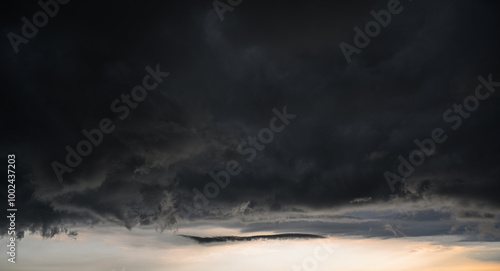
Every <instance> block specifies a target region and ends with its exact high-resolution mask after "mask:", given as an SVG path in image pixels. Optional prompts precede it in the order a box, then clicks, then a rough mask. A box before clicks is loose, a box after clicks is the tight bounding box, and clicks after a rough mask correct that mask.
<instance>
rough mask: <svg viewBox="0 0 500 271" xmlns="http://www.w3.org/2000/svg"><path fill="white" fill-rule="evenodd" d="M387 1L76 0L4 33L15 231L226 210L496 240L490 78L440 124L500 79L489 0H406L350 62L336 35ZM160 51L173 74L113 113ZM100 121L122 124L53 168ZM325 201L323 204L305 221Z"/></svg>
mask: <svg viewBox="0 0 500 271" xmlns="http://www.w3.org/2000/svg"><path fill="white" fill-rule="evenodd" d="M386 3H387V1H358V2H357V3H356V4H353V3H350V2H349V1H345V2H343V3H331V1H313V2H307V3H305V2H293V1H292V2H287V3H286V4H283V3H278V2H272V3H269V1H267V2H265V1H249V2H244V3H243V4H241V5H240V6H239V7H238V8H237V9H236V10H235V11H234V12H228V13H226V14H225V17H226V19H225V20H224V22H220V21H219V19H218V17H217V15H216V14H215V13H214V12H213V10H212V5H211V4H210V3H209V2H206V1H203V2H199V3H197V2H190V3H187V2H186V3H183V2H182V1H181V2H175V3H174V2H172V3H162V2H158V1H156V2H155V3H150V4H147V5H131V4H128V3H124V4H122V5H119V6H116V5H111V4H106V3H102V4H100V5H99V8H98V9H96V8H95V7H94V5H93V4H90V3H77V2H75V3H71V5H68V6H67V8H65V10H63V11H61V13H60V14H59V15H58V17H57V20H54V21H51V22H50V26H47V27H46V28H43V29H42V30H41V32H40V34H39V35H38V36H37V37H36V38H35V39H33V40H32V41H30V43H29V44H27V45H23V47H22V48H21V52H20V53H19V54H17V55H14V54H13V53H12V52H11V48H9V44H8V43H7V42H5V43H4V44H2V46H5V48H2V49H4V50H2V54H1V57H2V59H1V60H2V61H1V64H0V65H2V71H4V74H5V78H4V79H5V80H4V81H5V83H4V84H5V87H4V90H2V100H4V101H5V104H4V106H3V107H2V108H1V109H0V110H2V114H1V115H2V117H1V124H2V127H8V129H9V132H8V133H3V134H2V141H1V142H2V143H1V149H2V153H4V154H5V153H10V152H15V153H16V155H17V157H18V163H19V165H18V167H19V169H18V181H17V197H18V201H17V202H18V204H19V210H23V211H22V213H21V215H20V217H19V218H18V223H19V226H20V227H21V228H23V229H25V230H26V231H31V232H36V233H39V234H41V235H43V236H45V237H51V236H53V235H54V234H59V233H64V232H66V233H70V232H71V228H72V227H73V226H76V225H90V226H92V225H96V224H107V223H110V224H117V225H121V226H124V227H126V228H129V229H130V228H133V227H137V226H151V225H155V226H156V227H157V228H158V230H160V231H161V230H165V229H170V228H175V227H177V226H178V225H186V223H187V226H186V227H188V226H189V225H199V224H197V223H210V224H213V225H218V224H226V223H234V224H233V225H236V226H235V227H239V228H241V229H242V231H245V232H257V231H263V230H266V231H269V230H271V231H273V230H275V231H279V232H304V233H309V232H321V233H325V234H357V235H366V236H383V237H399V236H434V235H443V234H458V235H463V236H464V239H466V238H471V239H482V240H498V236H499V235H498V230H499V224H498V222H499V208H500V201H499V198H498V191H500V182H499V177H500V176H499V173H500V166H499V163H498V162H499V160H500V156H499V154H500V142H499V140H498V138H500V130H499V128H498V125H497V123H499V121H500V99H499V98H498V97H499V96H498V92H497V93H495V94H494V95H492V97H491V98H489V99H488V100H487V101H484V102H482V103H481V105H480V108H479V109H478V111H476V112H474V113H473V114H472V116H471V117H470V118H469V119H467V120H464V123H463V125H462V127H461V128H460V129H459V130H457V131H451V129H450V125H449V124H447V123H444V122H443V119H442V114H443V112H444V111H445V110H446V109H448V108H450V106H452V105H453V103H457V102H461V101H463V99H464V98H465V97H466V96H468V95H470V94H472V93H473V91H474V89H475V87H476V85H477V79H476V77H477V76H478V75H483V76H486V75H488V74H490V73H491V74H493V78H494V79H495V80H497V81H500V69H499V67H498V63H497V61H495V60H496V59H498V57H499V52H498V49H497V48H500V47H499V45H500V44H499V39H498V31H497V30H498V25H499V24H498V23H499V19H498V18H499V17H498V16H497V14H498V11H499V7H498V4H497V3H494V2H492V1H436V2H425V1H418V2H416V1H413V2H411V3H410V2H408V1H402V3H403V5H404V7H405V10H404V12H403V13H401V14H400V15H397V16H394V17H393V18H392V22H391V24H390V25H389V26H388V27H387V28H384V29H383V30H382V33H381V34H380V35H379V36H377V37H376V38H373V40H372V41H371V43H370V45H369V46H368V47H366V48H365V49H363V51H362V53H360V54H359V55H355V56H353V63H351V64H350V65H347V63H346V62H345V59H344V56H343V55H342V53H341V51H340V49H339V47H338V44H339V43H340V42H342V41H345V42H348V43H351V44H352V42H353V36H354V32H353V30H352V28H353V27H354V26H363V25H364V24H365V23H366V22H367V21H369V20H371V16H370V13H369V12H370V10H371V9H375V10H378V9H382V8H383V7H384V6H385V5H386ZM21 6H22V7H21ZM21 6H16V7H13V8H12V11H11V12H10V13H9V15H8V16H3V17H2V19H1V21H2V30H3V32H9V31H18V29H19V28H20V20H19V18H20V17H21V16H23V15H25V13H26V12H28V11H30V10H31V9H30V8H29V7H31V6H28V8H27V7H26V6H25V5H21ZM28 14H29V12H28ZM89 14H92V18H93V20H92V22H89V21H88V19H85V18H88V16H89ZM109 14H114V16H113V20H109V16H110V15H109ZM131 18H134V19H131ZM83 22H85V23H83ZM156 63H160V66H161V67H162V70H164V71H168V72H170V76H169V77H168V78H167V79H166V80H165V82H164V83H162V84H161V85H160V87H159V89H158V90H157V91H153V92H149V93H148V97H147V99H146V100H145V101H144V102H142V103H141V104H140V105H139V106H138V108H137V109H134V110H132V111H131V113H130V116H129V117H128V118H127V119H126V120H125V121H120V120H119V119H118V118H117V115H116V114H114V113H112V112H111V111H110V108H109V106H110V104H111V102H112V101H113V100H114V99H116V98H118V97H119V96H120V94H121V93H128V92H130V90H131V89H132V87H134V86H135V85H137V84H139V83H140V82H141V80H142V77H143V76H144V67H145V66H147V65H150V66H153V65H155V64H156ZM283 106H287V108H288V111H289V112H290V113H293V114H297V115H298V117H297V118H296V119H294V120H293V121H292V122H291V124H290V125H289V126H288V127H287V128H286V129H285V130H284V131H283V132H281V133H277V134H276V135H275V138H274V140H273V141H272V142H271V143H270V144H269V145H266V148H265V150H263V151H261V152H259V153H258V156H257V157H256V159H255V160H253V161H252V162H247V161H246V160H245V159H246V157H245V156H242V155H240V154H239V153H237V151H236V149H237V146H238V144H239V143H240V142H242V141H243V140H244V139H245V138H247V137H248V136H250V135H256V134H257V133H258V131H259V130H260V129H261V128H264V127H267V126H268V124H269V120H270V118H271V117H272V116H273V112H272V109H273V108H282V107H283ZM104 117H108V118H110V119H112V120H113V121H114V123H115V124H116V130H115V131H114V132H113V133H112V134H110V135H106V136H105V139H104V141H103V143H102V144H101V145H100V146H99V147H97V148H96V149H95V151H94V152H93V153H92V154H91V155H90V156H89V157H86V158H85V159H84V162H83V163H82V164H81V165H80V166H79V167H78V168H77V169H76V170H75V171H74V172H73V173H71V174H66V175H65V176H64V177H65V182H64V183H63V184H60V183H59V182H58V180H57V178H56V177H55V174H54V172H53V170H52V168H51V166H50V163H51V162H52V161H54V160H56V161H59V162H63V161H64V157H65V155H66V152H65V149H64V148H65V146H66V145H70V146H75V145H76V143H77V142H78V141H80V140H81V139H83V136H82V134H81V132H80V131H81V130H82V129H93V128H95V127H97V125H98V122H99V120H100V119H102V118H104ZM436 127H442V128H443V129H445V130H446V131H447V133H448V136H449V139H448V141H447V142H445V143H444V144H441V145H439V146H438V147H437V150H436V153H435V154H434V155H433V156H432V157H429V158H427V160H426V162H425V163H424V164H423V165H422V166H421V167H418V168H417V170H416V171H415V173H414V174H413V175H412V176H411V177H410V178H408V179H407V181H406V182H405V183H404V184H403V185H401V186H400V187H398V191H396V193H395V194H394V195H391V191H390V190H389V188H388V186H387V183H386V181H385V179H384V178H383V173H384V172H385V171H386V170H391V171H396V170H397V160H396V158H397V156H398V155H403V156H407V155H408V154H409V153H410V152H411V150H413V149H414V148H415V145H414V144H413V141H414V139H416V138H420V139H422V138H424V137H429V136H430V133H431V131H432V130H433V129H434V128H436ZM233 159H234V160H236V161H238V162H240V164H241V167H242V168H243V171H242V173H241V174H239V175H238V176H234V177H232V178H231V182H230V184H229V185H228V187H226V188H224V189H221V190H220V193H219V195H218V196H217V197H216V198H214V199H210V204H209V206H207V207H206V208H203V209H200V210H196V211H195V212H194V213H193V214H192V216H191V220H189V221H184V222H181V220H180V218H179V214H178V213H179V209H180V207H181V206H182V205H183V204H186V205H189V206H192V205H193V192H192V190H193V188H197V189H199V190H201V191H203V187H204V185H205V184H206V183H208V182H211V181H212V179H211V178H210V176H209V172H210V171H212V170H214V171H218V170H221V169H224V167H225V163H226V162H227V161H229V160H233ZM1 189H4V187H2V188H1ZM1 193H2V194H1V197H2V198H4V197H6V191H4V190H1ZM395 199H396V200H395ZM387 204H389V205H390V207H392V209H394V211H393V212H392V213H389V214H388V213H386V211H387V210H388V209H391V208H389V207H387ZM411 204H415V205H416V206H411ZM353 206H360V208H361V207H362V209H363V208H364V211H363V212H362V213H359V212H354V213H351V211H350V210H351V208H352V207H353ZM399 206H403V207H401V208H400V207H399ZM446 208H448V209H446ZM318 210H327V211H325V212H326V213H325V214H322V215H320V216H315V215H310V216H308V215H307V214H308V213H312V212H315V211H318ZM381 210H383V211H381ZM396 210H397V211H396ZM410 214H411V215H410ZM352 217H355V218H352ZM4 219H5V218H2V221H4ZM259 219H262V220H263V221H260V222H259V221H258V220H259ZM339 219H351V220H349V221H344V220H343V222H342V223H340V222H339ZM354 220H358V222H353V221H354ZM235 221H236V222H235ZM2 223H6V221H5V222H2ZM179 223H180V224H179ZM5 229H6V227H1V228H0V231H5ZM312 229H314V230H312ZM299 230H300V231H299ZM1 233H4V232H1Z"/></svg>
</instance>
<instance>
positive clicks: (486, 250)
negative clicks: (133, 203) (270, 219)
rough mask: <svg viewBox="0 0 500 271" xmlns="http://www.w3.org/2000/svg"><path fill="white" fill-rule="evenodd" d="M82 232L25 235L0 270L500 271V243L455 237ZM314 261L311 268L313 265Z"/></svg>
mask: <svg viewBox="0 0 500 271" xmlns="http://www.w3.org/2000/svg"><path fill="white" fill-rule="evenodd" d="M79 233H80V234H79V235H78V237H77V238H76V239H71V238H68V237H65V236H59V237H55V238H51V239H43V238H41V237H40V236H37V235H27V236H26V237H25V238H24V239H22V240H21V241H20V242H19V243H18V258H17V263H16V264H10V263H8V262H7V261H2V262H0V269H1V270H12V271H32V270H37V271H66V270H72V271H87V270H88V271H113V270H115V271H125V270H126V271H146V270H148V271H166V270H176V271H177V270H179V271H195V270H214V271H216V270H217V271H221V270H222V271H225V270H227V271H230V270H242V271H247V270H248V271H250V270H264V271H265V270H273V271H276V270H283V271H289V270H294V269H293V266H299V267H300V268H301V269H295V270H317V271H327V270H329V271H331V270H352V271H355V270H359V271H361V270H384V271H391V270H394V271H396V270H398V271H400V270H408V271H413V270H415V271H417V270H418V271H421V270H429V271H433V270H436V271H438V270H439V271H443V270H444V271H462V270H463V271H465V270H467V271H470V270H483V271H494V270H500V245H499V244H498V243H496V242H491V243H484V242H483V243H473V242H459V240H460V238H459V237H458V236H446V237H433V238H423V237H420V238H389V239H380V238H361V237H355V236H346V237H341V238H339V237H329V238H326V239H314V240H267V241H251V242H228V243H212V244H209V245H200V244H196V243H194V242H193V241H191V240H189V239H186V238H183V237H180V236H178V235H179V234H198V235H203V236H215V235H220V234H223V233H225V234H226V235H228V234H229V235H231V234H238V231H237V230H234V229H225V228H215V227H214V228H210V227H202V228H198V229H190V230H179V231H177V232H175V233H174V232H172V231H166V232H163V233H159V232H157V231H155V230H153V229H150V228H149V229H144V228H135V229H133V230H131V231H128V230H126V229H123V228H119V227H96V228H92V229H79ZM262 234H272V233H270V232H262ZM240 235H241V234H240ZM247 235H248V234H247ZM318 250H319V251H318ZM315 253H316V254H315ZM315 255H317V256H316V257H317V258H316V259H315V262H314V261H312V262H311V259H314V257H315ZM316 264H317V266H315V265H316ZM308 268H309V269H308Z"/></svg>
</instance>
